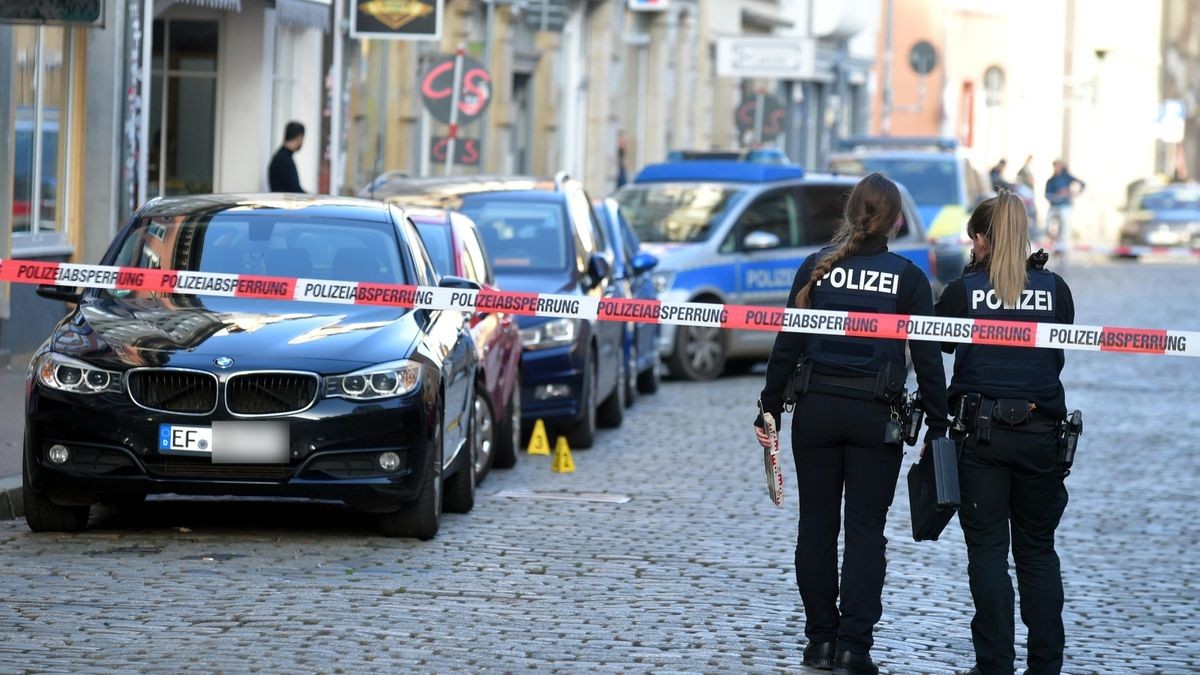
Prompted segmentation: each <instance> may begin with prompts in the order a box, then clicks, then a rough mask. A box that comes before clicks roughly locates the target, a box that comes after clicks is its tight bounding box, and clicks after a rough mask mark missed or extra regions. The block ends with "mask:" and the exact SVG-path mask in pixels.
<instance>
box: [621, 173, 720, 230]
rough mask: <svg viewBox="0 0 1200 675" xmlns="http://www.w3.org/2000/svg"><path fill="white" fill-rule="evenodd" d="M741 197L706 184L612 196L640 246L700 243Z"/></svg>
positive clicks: (637, 188) (656, 186) (646, 187)
mask: <svg viewBox="0 0 1200 675" xmlns="http://www.w3.org/2000/svg"><path fill="white" fill-rule="evenodd" d="M741 194H742V190H741V189H739V188H732V187H728V186H724V185H714V184H710V183H694V184H674V185H671V184H661V185H660V184H651V185H634V186H632V187H625V188H623V189H622V190H621V191H620V192H619V193H617V195H616V199H617V202H618V203H620V204H621V213H622V214H624V216H625V219H626V220H628V221H629V224H630V225H632V226H633V231H634V232H636V233H637V235H638V238H639V239H641V240H642V241H644V242H695V241H703V240H705V239H708V237H709V236H710V235H711V234H712V233H713V225H715V224H716V223H717V222H718V221H720V220H721V218H722V217H723V216H724V215H725V212H726V211H728V210H729V206H730V205H731V204H733V202H734V201H735V199H736V198H737V197H738V196H740V195H741Z"/></svg>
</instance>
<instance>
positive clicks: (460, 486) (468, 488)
mask: <svg viewBox="0 0 1200 675" xmlns="http://www.w3.org/2000/svg"><path fill="white" fill-rule="evenodd" d="M472 413H474V411H472ZM467 423H468V424H470V425H471V428H470V429H467V444H466V445H465V446H463V449H462V450H461V451H460V452H459V455H460V457H459V458H458V460H457V461H456V462H455V463H456V464H458V468H457V469H455V471H454V474H453V475H451V476H450V480H447V481H446V490H445V495H444V497H443V499H444V500H445V501H444V502H443V504H442V508H443V509H445V511H446V513H470V512H471V509H473V508H475V456H476V452H477V449H476V447H475V416H474V414H472V415H471V417H470V419H469V421H468V422H467Z"/></svg>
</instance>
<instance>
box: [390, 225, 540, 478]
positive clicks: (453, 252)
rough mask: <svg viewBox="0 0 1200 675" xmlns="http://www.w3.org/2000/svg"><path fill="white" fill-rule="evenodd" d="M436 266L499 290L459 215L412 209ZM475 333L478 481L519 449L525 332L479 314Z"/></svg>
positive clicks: (510, 461) (502, 318)
mask: <svg viewBox="0 0 1200 675" xmlns="http://www.w3.org/2000/svg"><path fill="white" fill-rule="evenodd" d="M408 215H409V217H410V218H412V221H413V223H414V224H415V225H416V226H417V231H418V232H420V233H421V239H422V240H423V241H424V242H425V250H426V251H427V252H428V253H429V258H430V260H432V261H433V267H434V269H436V270H437V271H438V273H439V274H442V275H451V276H458V277H462V278H463V279H469V280H471V281H474V282H475V283H477V284H479V285H480V286H481V287H482V288H487V289H491V290H498V289H497V287H496V278H495V276H494V275H493V274H492V265H491V263H489V262H488V258H487V254H486V252H485V249H484V246H483V241H482V240H481V239H480V237H479V230H478V229H476V227H475V223H473V222H471V219H470V218H467V217H466V216H464V215H462V214H461V213H454V212H453V211H445V210H441V209H410V210H409V211H408ZM470 326H471V336H472V337H474V338H475V351H476V355H477V356H478V359H479V367H480V379H479V382H480V385H481V386H479V387H476V389H475V427H474V429H475V482H476V483H479V482H480V481H482V480H483V479H484V477H485V476H486V475H487V473H488V470H489V469H490V468H491V467H492V466H497V467H499V468H501V469H507V468H510V467H512V466H513V465H515V464H516V463H517V453H518V451H519V450H520V447H521V378H520V370H521V335H520V332H519V330H518V329H517V322H516V319H515V317H514V316H513V315H512V314H509V313H506V312H499V311H489V312H483V311H481V312H476V313H475V314H474V315H472V316H471V321H470Z"/></svg>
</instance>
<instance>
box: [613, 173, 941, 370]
mask: <svg viewBox="0 0 1200 675" xmlns="http://www.w3.org/2000/svg"><path fill="white" fill-rule="evenodd" d="M855 182H856V179H854V178H849V177H845V176H833V175H828V174H813V173H806V172H805V171H804V169H803V168H802V167H799V166H797V165H769V164H757V163H751V162H736V161H710V162H704V161H691V162H668V163H665V164H654V165H650V166H647V167H646V168H645V169H643V170H642V171H641V173H639V174H638V176H637V178H636V179H635V180H634V182H633V183H631V184H629V185H626V186H625V187H623V188H621V190H619V191H618V192H617V193H616V195H615V197H616V199H617V201H618V202H619V203H620V205H621V210H622V212H623V213H624V215H625V217H626V218H627V219H628V220H629V222H630V224H632V225H633V228H634V230H635V231H636V232H637V235H638V237H639V238H640V239H641V241H642V244H643V250H647V251H649V252H651V253H653V254H654V255H656V256H657V257H658V259H659V264H658V267H657V268H656V270H655V271H654V274H653V280H654V283H655V286H656V287H657V289H658V291H659V298H660V299H661V300H664V301H670V302H705V303H731V304H748V305H772V306H777V307H782V306H783V305H785V304H786V303H787V296H788V292H789V291H790V290H791V286H792V280H793V278H794V277H795V275H796V270H797V269H798V268H799V266H800V263H801V262H802V261H803V260H804V258H805V256H807V255H809V254H810V253H814V252H816V251H818V250H820V249H821V248H822V247H823V246H826V245H828V244H829V242H830V240H831V239H832V238H833V235H834V233H835V232H836V231H837V228H838V225H839V223H840V221H841V218H842V210H843V207H844V205H845V200H846V197H847V196H848V194H849V192H850V188H852V187H853V186H854V184H855ZM901 193H902V194H903V195H904V210H903V219H904V222H903V224H902V226H901V228H900V231H899V233H898V234H897V236H896V239H895V241H893V242H892V243H891V245H890V248H891V250H892V251H895V252H896V253H899V254H900V255H902V256H905V257H906V258H909V259H910V260H912V261H913V262H914V263H916V264H917V265H918V266H919V267H920V268H921V269H922V270H924V272H925V274H926V275H927V276H928V277H929V278H930V279H936V278H937V275H936V273H935V272H936V269H935V266H936V260H935V256H934V254H933V252H932V250H931V249H930V246H929V243H928V241H927V239H926V236H925V230H924V224H923V222H922V221H921V217H920V215H919V214H918V213H917V208H916V205H915V204H914V203H913V201H912V198H911V197H910V196H909V195H908V193H907V191H905V190H904V188H903V187H901ZM935 287H936V283H935ZM774 339H775V334H774V333H772V332H767V331H739V330H726V329H719V328H705V327H693V326H669V325H664V326H662V330H661V332H660V334H659V350H660V352H661V354H662V356H663V359H664V360H665V361H666V363H667V365H668V367H669V368H670V370H671V374H672V375H674V376H676V377H682V378H687V379H692V380H708V379H712V378H715V377H717V376H719V375H720V374H721V373H723V372H725V371H726V370H727V369H728V370H737V369H745V368H747V367H748V366H750V365H752V364H753V363H755V362H756V361H761V360H763V359H765V358H766V357H767V356H769V355H770V353H771V345H772V344H773V342H774Z"/></svg>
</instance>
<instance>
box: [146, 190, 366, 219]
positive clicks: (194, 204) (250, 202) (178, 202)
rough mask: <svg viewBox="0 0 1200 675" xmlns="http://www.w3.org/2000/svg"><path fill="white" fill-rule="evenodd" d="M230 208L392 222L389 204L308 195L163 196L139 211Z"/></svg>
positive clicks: (165, 213) (158, 213) (157, 214)
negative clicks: (388, 208) (389, 214)
mask: <svg viewBox="0 0 1200 675" xmlns="http://www.w3.org/2000/svg"><path fill="white" fill-rule="evenodd" d="M227 211H231V212H238V213H241V214H252V213H253V214H255V215H260V214H261V215H268V214H276V215H277V214H282V213H287V214H295V215H297V216H298V217H301V218H333V219H341V220H363V221H371V222H377V223H384V222H390V217H389V216H388V211H387V206H386V205H384V204H381V203H380V202H377V201H371V200H369V199H355V198H353V197H334V196H329V195H305V194H284V193H268V194H233V193H231V194H211V195H185V196H179V197H160V198H157V199H153V200H151V201H150V202H148V203H147V204H146V205H145V206H143V207H142V208H141V210H139V211H138V215H139V216H142V217H150V218H161V217H174V216H196V215H208V216H213V215H216V214H218V213H224V212H227Z"/></svg>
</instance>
